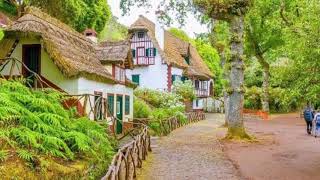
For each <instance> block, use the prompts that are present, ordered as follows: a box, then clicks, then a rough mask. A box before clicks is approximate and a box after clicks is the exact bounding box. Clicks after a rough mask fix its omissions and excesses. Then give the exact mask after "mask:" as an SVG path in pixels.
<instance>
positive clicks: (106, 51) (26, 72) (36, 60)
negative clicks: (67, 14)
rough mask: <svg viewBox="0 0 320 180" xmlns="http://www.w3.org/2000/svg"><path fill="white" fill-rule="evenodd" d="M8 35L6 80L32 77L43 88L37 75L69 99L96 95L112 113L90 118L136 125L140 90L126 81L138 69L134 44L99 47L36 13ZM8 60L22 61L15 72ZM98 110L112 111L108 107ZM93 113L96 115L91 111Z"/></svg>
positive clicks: (4, 49)
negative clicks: (131, 121) (113, 117)
mask: <svg viewBox="0 0 320 180" xmlns="http://www.w3.org/2000/svg"><path fill="white" fill-rule="evenodd" d="M4 32H5V36H4V38H3V40H2V41H1V42H0V49H1V51H0V59H2V66H4V65H5V64H6V66H5V67H3V70H2V71H1V72H0V73H1V75H4V76H8V75H14V76H24V77H26V78H28V77H29V78H30V79H31V81H33V82H32V83H33V85H35V86H38V87H39V82H38V81H37V80H35V79H33V78H34V77H33V76H32V73H31V72H30V70H32V71H33V72H35V73H37V74H38V75H39V76H40V77H41V79H42V80H43V81H45V82H46V83H45V85H49V86H50V87H54V88H56V89H59V90H61V91H64V92H66V93H68V94H72V95H81V94H92V95H93V94H95V97H98V96H102V97H104V98H106V99H107V105H108V110H109V112H110V113H109V114H108V113H107V112H96V111H95V112H94V114H89V115H90V117H91V118H92V119H96V118H97V117H96V115H97V114H99V118H103V117H107V116H111V115H116V114H117V113H116V112H118V114H119V115H118V116H117V117H118V118H119V119H120V120H123V121H128V119H132V117H133V88H134V87H135V85H134V84H133V83H132V82H131V81H130V80H128V79H127V78H126V76H125V70H126V68H132V64H133V62H132V55H131V50H130V45H129V42H118V43H102V44H98V43H97V42H95V41H94V38H93V37H92V36H96V34H95V33H93V32H92V31H91V32H90V31H86V32H85V35H84V34H81V33H78V32H77V31H75V30H74V29H72V28H71V27H69V26H67V25H66V24H64V23H62V22H60V21H59V20H57V19H55V18H53V17H51V16H49V15H48V14H46V13H43V12H41V11H40V10H39V9H37V8H33V7H29V8H27V9H26V11H25V13H24V15H23V16H22V17H20V18H18V19H17V20H16V21H14V22H13V23H12V24H11V25H9V26H8V27H6V28H5V29H4ZM86 35H87V36H88V37H86ZM5 58H14V59H16V63H15V65H14V66H12V67H13V68H11V65H12V63H13V61H12V60H11V61H10V62H9V63H6V62H5V61H4V60H3V59H5ZM0 64H1V60H0ZM23 64H24V65H23ZM95 97H94V96H92V99H91V101H92V102H95V101H97V98H95ZM95 104H99V105H98V106H105V105H106V104H104V103H103V102H102V101H101V102H98V103H97V102H96V103H95ZM98 109H100V110H101V109H103V108H101V107H100V108H98ZM87 111H88V113H90V110H89V107H88V108H87ZM101 111H102V110H101ZM91 113H93V112H91ZM119 132H120V131H119Z"/></svg>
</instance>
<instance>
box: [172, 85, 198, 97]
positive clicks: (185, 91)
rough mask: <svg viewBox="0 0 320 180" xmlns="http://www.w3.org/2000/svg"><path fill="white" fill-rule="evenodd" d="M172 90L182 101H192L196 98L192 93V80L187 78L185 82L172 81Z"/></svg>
mask: <svg viewBox="0 0 320 180" xmlns="http://www.w3.org/2000/svg"><path fill="white" fill-rule="evenodd" d="M172 92H174V93H176V94H178V95H179V96H181V97H182V98H183V100H184V101H192V100H194V99H195V98H196V95H195V94H194V88H193V84H192V81H190V80H187V81H185V82H182V81H175V82H174V83H173V88H172Z"/></svg>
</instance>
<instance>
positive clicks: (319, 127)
mask: <svg viewBox="0 0 320 180" xmlns="http://www.w3.org/2000/svg"><path fill="white" fill-rule="evenodd" d="M313 125H314V128H313V129H314V130H313V133H314V137H318V135H319V134H320V111H318V113H316V114H315V115H314V118H313Z"/></svg>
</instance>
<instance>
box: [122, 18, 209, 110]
mask: <svg viewBox="0 0 320 180" xmlns="http://www.w3.org/2000/svg"><path fill="white" fill-rule="evenodd" d="M129 32H130V35H131V36H130V40H131V49H132V54H133V62H134V69H133V70H131V71H130V70H129V71H127V76H128V78H130V79H131V80H132V81H133V82H135V83H136V84H138V85H139V86H140V87H144V88H150V89H157V90H163V91H171V88H172V84H173V82H174V81H178V80H182V81H183V80H186V79H190V80H192V82H193V84H194V90H195V94H196V95H197V99H195V100H194V101H193V105H192V108H193V109H194V110H202V109H203V107H204V103H205V101H206V99H207V98H208V97H209V96H211V95H212V94H213V80H212V77H213V74H212V72H210V70H209V68H208V67H207V66H206V64H205V63H204V61H203V60H202V58H201V57H200V55H199V54H198V52H197V50H196V48H195V47H193V46H192V45H191V44H190V43H188V42H185V41H183V40H181V39H179V38H177V37H175V36H174V35H173V34H171V33H170V32H169V31H166V30H165V29H164V28H162V27H161V26H160V25H156V24H155V23H153V22H152V21H150V20H149V19H147V18H146V17H144V16H140V17H139V18H138V20H137V21H135V22H134V23H133V24H132V25H131V26H130V29H129Z"/></svg>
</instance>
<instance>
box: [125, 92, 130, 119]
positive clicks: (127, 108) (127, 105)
mask: <svg viewBox="0 0 320 180" xmlns="http://www.w3.org/2000/svg"><path fill="white" fill-rule="evenodd" d="M125 114H126V115H128V114H130V96H126V97H125Z"/></svg>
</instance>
